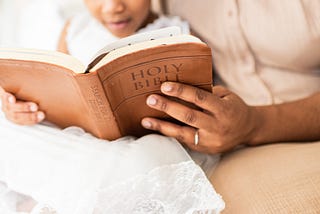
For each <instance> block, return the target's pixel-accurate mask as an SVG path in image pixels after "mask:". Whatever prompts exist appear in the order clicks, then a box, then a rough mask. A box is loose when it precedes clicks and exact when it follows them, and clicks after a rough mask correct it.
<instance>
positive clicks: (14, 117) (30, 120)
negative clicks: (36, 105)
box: [6, 111, 45, 125]
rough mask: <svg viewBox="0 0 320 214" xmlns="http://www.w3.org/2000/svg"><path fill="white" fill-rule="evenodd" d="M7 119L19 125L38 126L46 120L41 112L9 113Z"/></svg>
mask: <svg viewBox="0 0 320 214" xmlns="http://www.w3.org/2000/svg"><path fill="white" fill-rule="evenodd" d="M6 117H7V119H8V120H10V121H12V122H14V123H16V124H19V125H34V124H37V123H39V122H41V121H42V120H44V118H45V114H44V113H43V112H41V111H38V112H32V113H30V112H28V113H26V112H19V113H16V112H14V113H12V112H10V113H8V114H6Z"/></svg>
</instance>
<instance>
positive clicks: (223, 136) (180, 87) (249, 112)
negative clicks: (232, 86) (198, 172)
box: [142, 82, 320, 153]
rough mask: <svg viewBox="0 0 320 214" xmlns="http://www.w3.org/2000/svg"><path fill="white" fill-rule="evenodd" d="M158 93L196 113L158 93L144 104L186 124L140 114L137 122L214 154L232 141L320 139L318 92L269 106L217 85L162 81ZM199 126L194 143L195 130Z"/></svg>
mask: <svg viewBox="0 0 320 214" xmlns="http://www.w3.org/2000/svg"><path fill="white" fill-rule="evenodd" d="M161 91H162V93H163V94H165V95H168V96H173V97H176V98H180V99H182V100H185V101H188V102H191V103H194V104H196V105H197V106H199V107H200V108H202V109H203V111H198V110H194V109H191V108H189V107H187V106H184V105H181V104H179V103H177V102H174V101H170V100H169V99H167V98H165V97H163V96H160V95H156V94H154V95H150V96H149V97H148V99H147V104H148V105H149V106H150V107H151V108H154V109H157V110H159V111H163V112H165V113H167V114H169V115H171V116H172V117H174V118H176V119H178V120H180V121H181V122H183V123H185V124H186V125H185V126H180V125H177V124H173V123H170V122H166V121H161V120H158V119H156V118H144V119H143V120H142V125H143V126H144V127H145V128H147V129H151V130H155V131H159V132H160V133H162V134H164V135H167V136H171V137H175V138H176V139H178V140H179V141H180V142H181V143H183V144H185V145H187V146H188V147H189V148H191V149H193V150H196V151H199V152H204V153H219V152H225V151H228V150H231V149H232V148H234V147H235V146H237V145H241V144H248V145H258V144H263V143H273V142H281V141H307V140H308V141H312V140H319V139H320V131H319V130H320V93H316V94H314V95H312V96H310V97H308V98H305V99H302V100H299V101H295V102H291V103H285V104H280V105H271V106H260V107H256V106H248V105H247V104H246V103H245V102H244V101H243V100H242V99H241V98H240V97H239V96H237V95H236V94H234V93H232V92H231V91H229V90H227V89H226V88H224V87H222V86H215V87H213V92H212V93H209V92H206V91H204V90H202V89H199V88H195V87H192V86H188V85H184V84H179V83H173V82H171V83H170V82H166V83H163V84H162V87H161ZM196 129H198V130H199V144H198V145H197V146H195V145H194V134H195V131H196Z"/></svg>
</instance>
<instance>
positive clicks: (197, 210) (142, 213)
mask: <svg viewBox="0 0 320 214" xmlns="http://www.w3.org/2000/svg"><path fill="white" fill-rule="evenodd" d="M111 176H112V175H111ZM95 196H96V197H95V198H96V200H95V203H94V204H92V202H88V201H83V203H81V204H79V207H77V208H78V209H77V210H78V211H79V212H78V211H77V212H76V213H88V212H87V211H88V210H87V211H84V209H83V208H85V207H86V206H88V207H94V211H93V214H106V213H113V214H122V213H123V214H128V213H130V214H217V213H220V212H221V211H222V210H223V209H224V206H225V204H224V202H223V200H222V199H221V196H220V195H219V194H217V193H216V192H215V190H214V188H213V187H212V185H211V183H210V182H209V181H208V179H207V178H206V176H205V174H204V173H203V171H202V170H201V168H200V167H199V166H198V165H196V164H195V163H194V162H193V161H187V162H182V163H179V164H173V165H167V166H162V167H158V168H155V169H153V170H151V171H150V172H149V173H147V174H143V175H139V176H136V177H134V178H131V179H128V180H127V181H125V182H122V183H118V184H115V185H113V186H110V187H108V188H104V189H100V190H97V192H96V194H95ZM0 199H1V200H0V201H1V203H0V211H1V213H3V212H5V213H7V214H17V213H21V214H22V213H24V212H16V205H17V204H19V201H24V200H25V199H27V197H26V196H23V195H19V194H18V193H14V192H12V191H11V190H10V189H8V188H7V186H6V185H4V184H2V183H0ZM35 203H36V206H35V207H34V208H33V210H32V211H31V214H64V213H60V212H57V210H56V209H55V208H54V207H52V206H50V205H48V204H46V203H44V204H42V203H38V204H37V202H35ZM66 203H68V202H66ZM92 205H93V206H92ZM91 210H92V209H91ZM28 213H29V212H28ZM89 213H92V212H90V211H89Z"/></svg>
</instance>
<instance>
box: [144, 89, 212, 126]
mask: <svg viewBox="0 0 320 214" xmlns="http://www.w3.org/2000/svg"><path fill="white" fill-rule="evenodd" d="M147 105H149V106H150V107H151V108H154V109H157V110H159V111H162V112H165V113H166V114H168V115H170V116H171V117H173V118H175V119H177V120H179V121H181V122H183V123H185V124H188V125H190V126H193V127H196V128H204V129H207V128H208V127H210V123H212V118H211V117H212V116H209V115H208V114H206V113H204V112H201V111H198V110H195V109H192V108H190V107H188V106H185V105H183V104H181V103H178V102H175V101H172V100H169V99H167V98H165V97H163V96H160V95H155V94H154V95H150V96H149V97H148V98H147Z"/></svg>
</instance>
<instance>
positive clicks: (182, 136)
mask: <svg viewBox="0 0 320 214" xmlns="http://www.w3.org/2000/svg"><path fill="white" fill-rule="evenodd" d="M141 124H142V126H143V127H144V128H146V129H150V130H154V131H158V132H160V133H162V134H163V135H166V136H168V137H174V138H176V139H177V140H178V141H179V142H180V143H182V144H185V145H186V146H188V147H189V148H191V149H192V150H197V151H200V150H203V148H202V147H201V146H200V144H198V145H195V142H194V140H195V137H194V136H195V132H196V129H195V128H192V127H190V126H179V125H177V124H174V123H170V122H167V121H163V120H159V119H155V118H149V117H147V118H143V119H142V121H141Z"/></svg>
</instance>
